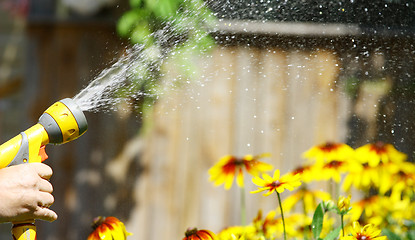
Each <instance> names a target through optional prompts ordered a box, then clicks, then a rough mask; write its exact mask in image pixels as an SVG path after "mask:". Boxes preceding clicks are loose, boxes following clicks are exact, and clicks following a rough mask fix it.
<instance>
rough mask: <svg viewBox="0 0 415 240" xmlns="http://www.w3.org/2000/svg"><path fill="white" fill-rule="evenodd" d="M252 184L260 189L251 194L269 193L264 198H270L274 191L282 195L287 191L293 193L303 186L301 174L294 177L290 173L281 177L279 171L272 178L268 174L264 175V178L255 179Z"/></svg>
mask: <svg viewBox="0 0 415 240" xmlns="http://www.w3.org/2000/svg"><path fill="white" fill-rule="evenodd" d="M252 182H253V183H254V184H255V185H257V186H258V187H259V189H258V190H255V191H251V193H258V192H264V191H267V192H266V193H265V194H264V196H268V195H270V194H272V193H273V192H274V191H275V192H277V193H282V192H284V190H285V189H287V190H290V191H292V190H294V189H295V188H297V187H299V186H300V185H301V181H300V174H295V175H293V174H290V173H289V174H285V175H284V176H282V177H280V170H279V169H276V170H275V171H274V175H273V176H272V177H271V176H270V175H268V174H266V173H263V174H262V178H260V177H258V176H257V177H254V178H253V179H252Z"/></svg>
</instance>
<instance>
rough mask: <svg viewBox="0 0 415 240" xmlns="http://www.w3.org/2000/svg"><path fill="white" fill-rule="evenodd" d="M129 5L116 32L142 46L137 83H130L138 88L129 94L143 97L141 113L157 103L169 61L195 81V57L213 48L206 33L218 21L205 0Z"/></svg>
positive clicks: (146, 0) (142, 0) (138, 0)
mask: <svg viewBox="0 0 415 240" xmlns="http://www.w3.org/2000/svg"><path fill="white" fill-rule="evenodd" d="M129 4H130V8H131V9H130V10H128V11H127V12H125V13H124V14H123V15H122V16H121V18H120V19H119V21H118V23H117V32H118V34H119V35H120V36H121V37H123V38H126V39H128V40H129V41H130V42H131V44H132V45H140V46H142V47H141V48H140V49H141V52H142V53H141V54H139V59H138V61H139V62H140V64H139V66H138V68H139V69H138V70H137V71H136V72H137V73H136V74H135V76H133V78H136V79H137V80H134V79H132V80H131V81H130V83H131V84H132V85H135V86H133V87H131V86H129V87H130V88H129V89H128V90H127V91H132V90H134V91H137V92H140V93H143V94H141V95H140V96H141V97H140V99H139V101H137V104H138V105H140V104H141V105H143V104H145V106H137V109H139V111H140V112H142V109H143V107H147V106H150V105H152V103H153V102H154V101H155V99H157V92H158V90H157V89H159V86H158V85H159V80H160V78H161V76H163V73H162V71H163V68H162V64H163V63H164V62H165V60H166V59H168V58H174V62H175V63H176V64H177V66H180V68H181V69H178V70H179V71H180V73H181V74H183V75H184V78H192V77H194V75H195V73H196V72H197V69H196V67H195V64H194V56H195V55H198V54H200V53H205V52H206V51H207V50H209V49H210V48H211V47H212V46H213V45H214V40H213V38H212V37H211V36H210V35H209V33H208V30H207V29H209V26H208V25H209V23H210V22H212V21H213V20H214V19H215V17H214V16H213V14H212V12H211V11H210V9H209V8H208V7H207V6H205V5H204V2H203V0H129ZM173 56H174V57H173ZM143 66H144V67H143ZM131 84H130V85H131ZM120 94H123V93H122V91H121V93H120Z"/></svg>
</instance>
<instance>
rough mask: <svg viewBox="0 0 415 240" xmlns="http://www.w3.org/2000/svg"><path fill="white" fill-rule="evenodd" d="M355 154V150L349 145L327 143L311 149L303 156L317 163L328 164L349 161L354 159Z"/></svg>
mask: <svg viewBox="0 0 415 240" xmlns="http://www.w3.org/2000/svg"><path fill="white" fill-rule="evenodd" d="M353 154H354V150H353V148H351V147H350V146H349V145H347V144H344V143H332V142H327V143H324V144H320V145H317V146H314V147H312V148H310V149H309V150H308V151H306V152H305V153H304V154H303V157H305V158H307V159H314V160H316V161H317V162H327V161H332V160H337V161H343V160H347V159H349V158H351V157H353Z"/></svg>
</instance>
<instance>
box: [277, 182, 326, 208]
mask: <svg viewBox="0 0 415 240" xmlns="http://www.w3.org/2000/svg"><path fill="white" fill-rule="evenodd" d="M318 199H320V200H329V199H330V194H329V193H326V192H323V191H319V190H315V191H312V190H309V189H307V188H301V189H299V190H298V191H297V192H296V193H294V194H291V195H290V196H288V197H287V198H285V200H284V201H283V203H282V206H283V209H284V212H285V211H290V210H291V209H292V208H293V207H294V206H295V205H296V204H297V203H298V202H300V201H301V202H302V204H303V208H304V211H305V213H306V214H307V213H310V212H314V210H315V209H316V207H317V202H319V200H318Z"/></svg>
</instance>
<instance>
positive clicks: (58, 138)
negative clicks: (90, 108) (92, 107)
mask: <svg viewBox="0 0 415 240" xmlns="http://www.w3.org/2000/svg"><path fill="white" fill-rule="evenodd" d="M39 123H40V124H41V125H42V126H43V127H44V128H45V130H46V132H47V133H48V135H49V142H50V143H53V144H62V143H66V142H69V141H72V140H74V139H76V138H78V137H79V136H81V135H82V134H83V133H84V132H85V131H86V130H87V128H88V123H87V121H86V118H85V115H84V114H83V112H82V110H81V109H80V108H79V107H78V105H77V104H76V103H75V102H74V101H73V100H72V99H70V98H65V99H62V100H60V101H58V102H56V103H54V104H53V105H52V106H50V107H49V108H48V109H46V111H45V112H44V113H43V114H42V116H40V118H39Z"/></svg>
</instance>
